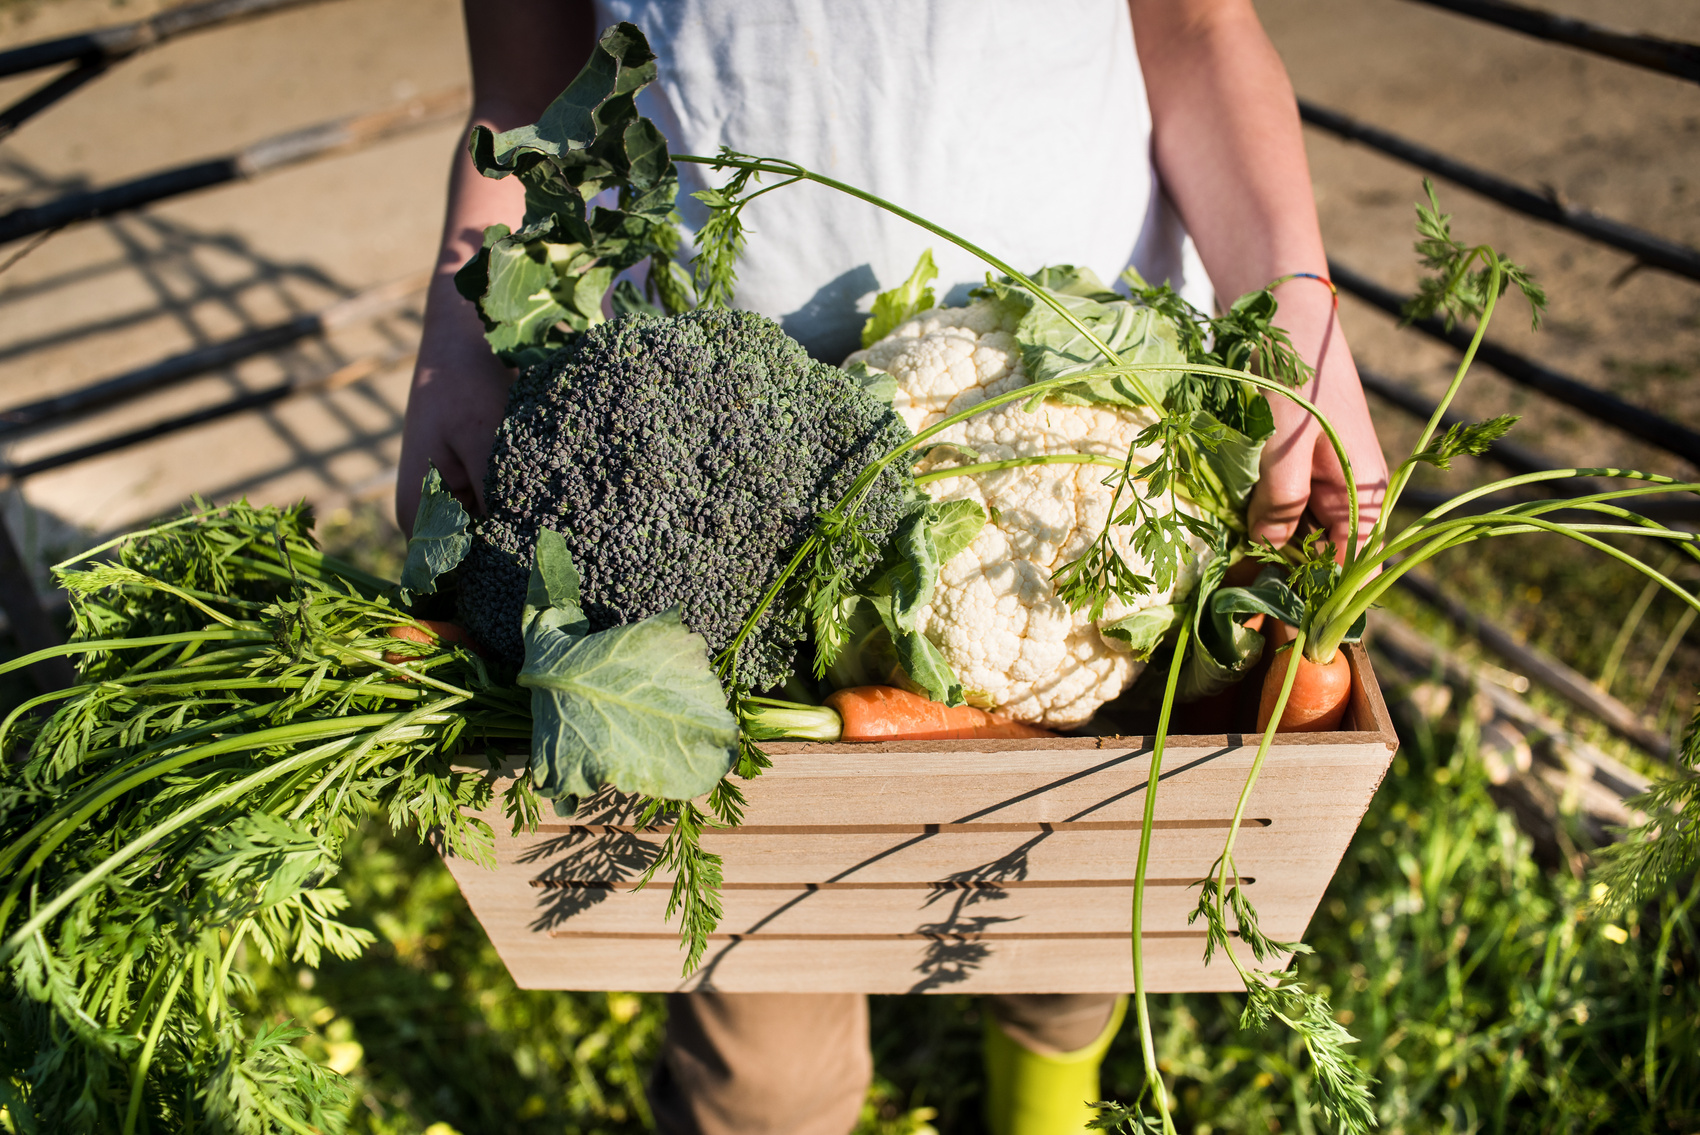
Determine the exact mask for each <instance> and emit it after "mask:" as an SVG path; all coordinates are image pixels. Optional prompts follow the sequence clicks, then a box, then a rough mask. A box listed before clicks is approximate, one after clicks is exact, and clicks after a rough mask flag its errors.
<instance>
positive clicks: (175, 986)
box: [124, 965, 189, 1135]
mask: <svg viewBox="0 0 1700 1135" xmlns="http://www.w3.org/2000/svg"><path fill="white" fill-rule="evenodd" d="M188 970H189V967H188V966H187V965H182V966H179V967H178V969H177V973H176V974H175V975H174V976H173V977H172V979H171V985H170V986H169V987H167V989H166V991H165V996H164V997H163V998H161V999H160V1002H159V1011H158V1012H156V1013H155V1014H154V1018H153V1025H152V1026H151V1027H150V1028H149V1029H148V1038H147V1040H146V1042H144V1043H143V1045H142V1054H141V1056H140V1057H138V1058H137V1060H136V1066H135V1068H133V1069H131V1071H130V1105H129V1107H127V1108H125V1109H124V1135H134V1132H135V1130H136V1119H137V1117H138V1116H139V1115H140V1114H141V1110H142V1089H143V1087H145V1086H146V1084H147V1078H148V1066H149V1065H150V1064H152V1063H153V1052H154V1048H155V1046H156V1045H158V1044H159V1034H160V1033H161V1032H162V1031H164V1029H165V1019H166V1017H168V1016H169V1015H170V1014H171V1003H172V1002H173V1001H175V1000H177V991H178V990H179V989H181V988H182V987H183V975H184V974H186V973H187V972H188Z"/></svg>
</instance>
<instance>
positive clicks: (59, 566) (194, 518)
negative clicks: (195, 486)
mask: <svg viewBox="0 0 1700 1135" xmlns="http://www.w3.org/2000/svg"><path fill="white" fill-rule="evenodd" d="M229 510H230V506H229V505H220V506H219V507H218V508H213V509H208V510H207V511H206V512H195V513H190V514H189V515H188V516H180V517H178V518H177V519H176V520H171V521H167V522H166V523H164V524H156V525H154V526H153V527H152V528H144V529H142V530H141V531H140V532H126V533H124V534H123V535H122V536H114V537H112V539H110V540H108V541H106V542H105V543H104V544H96V545H95V546H94V547H92V548H90V549H88V550H87V551H85V552H80V553H78V554H77V555H74V556H72V557H71V558H70V559H68V560H61V561H60V562H58V563H56V564H54V565H53V566H52V567H50V568H48V569H47V570H48V571H49V572H52V573H53V574H54V575H58V574H59V573H60V572H61V571H63V570H64V569H65V568H68V567H70V566H71V565H72V564H80V563H85V562H87V561H88V560H92V559H94V557H96V556H98V555H100V554H101V553H102V552H104V551H106V550H108V549H110V548H116V547H117V546H118V545H120V544H122V543H124V542H125V541H127V540H142V539H145V538H147V537H149V536H157V535H159V534H160V533H161V532H170V531H172V530H173V529H177V528H182V527H183V526H185V525H188V524H195V523H198V522H200V521H204V520H206V519H207V518H209V517H213V516H217V515H218V514H219V513H221V512H228V511H229Z"/></svg>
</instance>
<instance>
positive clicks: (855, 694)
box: [826, 686, 1056, 741]
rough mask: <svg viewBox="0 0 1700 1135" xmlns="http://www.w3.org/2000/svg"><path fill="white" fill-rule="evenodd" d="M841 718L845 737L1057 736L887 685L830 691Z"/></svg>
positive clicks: (998, 715) (829, 702)
mask: <svg viewBox="0 0 1700 1135" xmlns="http://www.w3.org/2000/svg"><path fill="white" fill-rule="evenodd" d="M826 704H827V705H829V706H831V707H832V708H833V709H835V710H837V711H838V716H839V717H841V718H843V719H844V732H843V734H842V735H841V737H840V739H841V740H844V741H945V740H955V739H958V738H985V737H1055V736H1056V734H1055V733H1053V732H1051V731H1050V730H1049V729H1042V728H1040V727H1039V726H1037V725H1028V724H1027V723H1026V722H1022V721H1011V720H1010V719H1009V718H1007V717H1005V716H1003V715H1002V714H1001V713H989V712H987V711H986V710H983V709H976V708H975V707H973V706H971V705H959V706H946V705H940V704H939V703H938V702H936V701H929V700H928V699H926V698H924V697H922V696H921V695H920V694H912V693H910V692H909V691H907V690H899V689H895V688H894V687H891V686H852V687H850V688H849V689H846V690H838V691H836V692H834V693H831V694H828V695H827V698H826Z"/></svg>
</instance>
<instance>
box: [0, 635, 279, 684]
mask: <svg viewBox="0 0 1700 1135" xmlns="http://www.w3.org/2000/svg"><path fill="white" fill-rule="evenodd" d="M220 640H222V641H225V642H270V641H271V636H270V635H267V634H254V633H237V632H235V631H229V630H219V631H181V632H179V633H177V634H162V635H149V636H147V637H146V638H100V639H87V640H85V641H82V642H67V643H62V644H60V645H59V646H49V647H45V648H44V649H41V650H38V651H36V652H35V653H33V654H26V655H24V656H23V657H22V658H14V659H12V660H11V661H9V662H0V674H8V673H10V672H11V671H13V670H22V669H23V668H24V667H26V666H34V665H35V664H36V663H37V662H45V661H46V660H47V659H49V658H63V657H65V656H66V655H69V654H91V653H93V652H94V651H97V650H129V649H130V648H132V647H137V646H161V645H164V644H165V643H168V642H217V641H220Z"/></svg>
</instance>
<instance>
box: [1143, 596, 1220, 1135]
mask: <svg viewBox="0 0 1700 1135" xmlns="http://www.w3.org/2000/svg"><path fill="white" fill-rule="evenodd" d="M1191 638H1192V619H1191V618H1188V619H1187V621H1186V622H1185V623H1184V624H1182V626H1181V633H1180V638H1178V639H1177V640H1176V641H1175V657H1174V660H1173V661H1172V662H1170V663H1169V678H1168V683H1167V685H1165V686H1164V688H1163V710H1162V713H1161V714H1159V715H1158V718H1157V737H1156V740H1155V741H1153V742H1152V746H1151V771H1150V772H1149V773H1147V774H1146V777H1145V818H1144V821H1143V823H1141V824H1140V828H1139V860H1138V862H1137V863H1136V864H1135V866H1134V869H1133V933H1132V937H1133V999H1134V1007H1135V1009H1136V1011H1137V1013H1138V1016H1139V1048H1140V1052H1141V1054H1142V1055H1143V1056H1144V1059H1145V1079H1146V1082H1147V1083H1148V1084H1150V1085H1151V1093H1152V1097H1153V1098H1154V1099H1155V1100H1156V1101H1157V1114H1158V1115H1160V1116H1161V1117H1162V1120H1163V1131H1164V1132H1165V1135H1173V1133H1174V1130H1175V1121H1174V1119H1173V1118H1171V1117H1170V1115H1169V1093H1168V1089H1167V1088H1165V1087H1164V1086H1163V1075H1162V1072H1161V1070H1159V1069H1158V1067H1157V1046H1156V1042H1155V1041H1154V1040H1153V1039H1152V1036H1151V1007H1150V1006H1149V1005H1148V1004H1147V998H1146V991H1145V875H1146V869H1147V868H1148V867H1149V865H1150V862H1151V832H1152V829H1153V828H1154V827H1155V826H1156V820H1157V786H1158V784H1159V783H1160V782H1161V779H1162V773H1163V750H1164V747H1165V746H1166V745H1167V743H1168V740H1169V716H1170V714H1171V712H1172V711H1173V710H1174V706H1175V692H1176V690H1177V689H1178V688H1179V686H1180V674H1181V667H1182V663H1183V662H1184V661H1185V659H1186V647H1187V643H1188V641H1189V640H1190V639H1191ZM1230 952H1231V951H1230Z"/></svg>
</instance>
